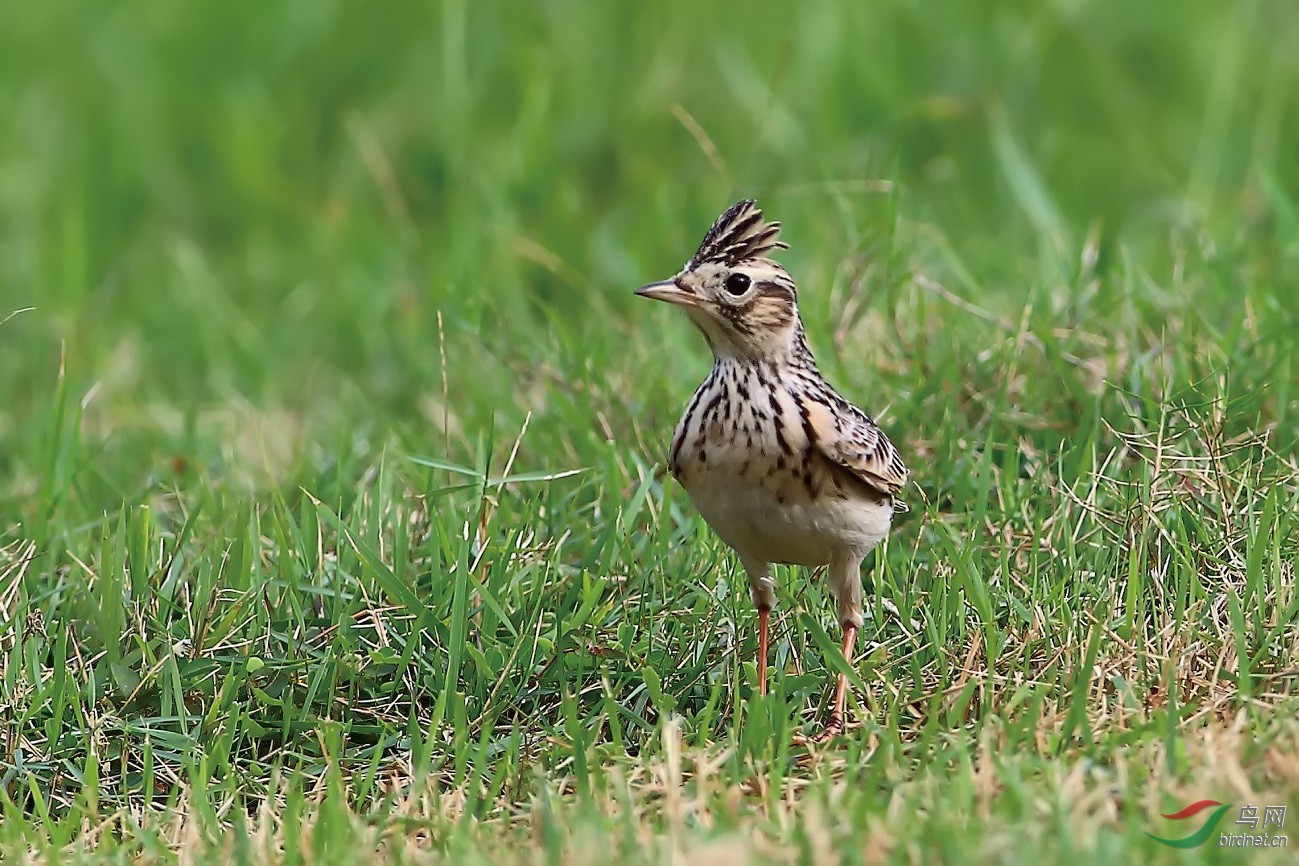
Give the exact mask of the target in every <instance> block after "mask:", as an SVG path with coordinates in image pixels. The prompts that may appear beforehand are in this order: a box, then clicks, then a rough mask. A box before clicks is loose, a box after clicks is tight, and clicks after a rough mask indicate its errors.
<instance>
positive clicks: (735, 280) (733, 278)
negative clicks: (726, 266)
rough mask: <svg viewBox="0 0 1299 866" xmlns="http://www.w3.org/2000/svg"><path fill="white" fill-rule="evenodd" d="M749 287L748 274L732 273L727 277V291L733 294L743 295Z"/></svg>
mask: <svg viewBox="0 0 1299 866" xmlns="http://www.w3.org/2000/svg"><path fill="white" fill-rule="evenodd" d="M748 288H749V275H748V274H731V275H730V276H729V277H727V278H726V291H728V292H730V293H731V294H732V295H742V294H744V293H745V291H747V290H748Z"/></svg>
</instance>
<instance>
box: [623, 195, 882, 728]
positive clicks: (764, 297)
mask: <svg viewBox="0 0 1299 866" xmlns="http://www.w3.org/2000/svg"><path fill="white" fill-rule="evenodd" d="M779 233H780V223H777V222H766V221H765V220H763V218H762V211H760V210H758V208H757V206H756V205H755V203H754V202H753V201H751V200H745V201H741V202H739V203H738V204H736V205H735V206H734V207H732V208H730V209H729V210H727V211H726V212H725V213H723V214H722V215H721V216H720V217H718V218H717V221H716V222H714V223H713V226H712V228H710V229H709V230H708V234H706V235H705V236H704V240H703V242H702V243H701V244H700V245H699V249H698V251H697V252H696V253H695V254H694V255H693V256H692V257H691V258H690V260H689V261H688V262H686V264H685V267H684V268H682V269H681V271H680V272H679V273H678V274H677V275H676V276H674V277H673V278H672V279H670V280H666V281H664V282H661V283H651V284H650V285H648V286H644V287H642V288H641V289H639V290H638V291H637V294H639V295H642V296H644V297H647V298H654V299H656V300H661V301H667V302H669V303H672V304H675V305H676V306H679V307H681V308H682V309H683V310H684V311H685V312H686V314H687V316H689V318H690V320H691V322H693V323H694V325H695V326H696V327H697V328H699V330H700V331H701V332H702V333H703V335H704V339H705V340H707V341H708V345H709V347H710V348H711V349H712V350H713V370H712V372H711V373H710V374H709V375H708V378H707V379H705V380H704V383H703V384H702V385H700V386H699V389H698V390H697V391H696V392H695V395H694V397H693V398H692V399H691V400H690V403H689V405H688V406H687V407H686V411H685V414H684V415H682V417H681V421H680V422H679V423H678V424H677V429H676V433H675V434H674V435H673V437H672V445H671V448H670V449H669V451H668V468H669V469H670V470H671V472H672V475H673V476H674V477H675V478H676V479H677V480H678V481H679V482H681V485H682V486H683V487H685V489H686V492H687V493H689V494H690V498H691V500H692V501H693V502H694V503H695V506H696V507H697V508H698V509H699V512H700V513H701V514H702V515H703V517H704V519H705V520H706V521H707V522H708V524H709V526H711V527H712V528H713V530H714V531H715V532H716V533H717V534H718V536H720V537H721V539H722V540H723V541H725V542H726V543H727V544H728V545H729V546H730V547H731V548H732V549H734V550H735V552H736V553H737V554H738V555H739V557H740V562H741V563H742V564H743V566H744V570H745V574H746V575H747V577H748V580H749V588H750V591H751V593H752V595H753V601H754V604H755V605H756V606H757V608H758V678H759V679H758V681H759V687H760V689H761V690H762V691H763V692H764V693H765V691H766V679H767V677H766V673H767V642H768V628H769V618H770V613H771V608H772V606H773V605H774V604H775V602H776V595H775V591H774V585H773V582H772V577H771V566H772V564H773V563H791V564H796V565H804V566H821V565H825V566H829V570H828V574H829V580H830V588H831V591H832V592H833V594H834V596H835V602H836V607H837V610H838V614H839V620H840V622H841V624H842V625H843V629H844V643H843V652H844V656H845V657H846V658H848V659H849V660H850V661H851V657H852V648H853V643H854V641H855V639H856V635H857V630H858V629H859V628H860V627H861V623H862V591H861V574H860V571H859V569H860V567H861V563H862V560H863V558H865V556H866V554H867V553H868V552H869V551H870V550H871V548H873V547H874V546H875V545H876V544H878V543H879V542H880V541H881V540H882V539H883V538H884V537H885V535H887V534H888V530H889V526H890V523H891V521H892V517H893V512H894V510H895V508H896V500H895V496H896V495H897V494H898V493H899V492H900V491H901V490H902V488H903V487H904V486H905V485H906V482H907V470H906V467H905V466H903V464H902V458H901V456H900V455H899V454H898V451H897V449H896V448H894V447H893V444H892V443H891V442H889V440H888V438H887V437H886V436H885V435H884V433H883V431H881V430H880V428H879V427H877V426H876V425H875V422H874V421H872V420H871V418H870V417H869V416H868V415H866V413H865V412H863V411H861V410H860V409H858V408H857V407H856V406H854V405H852V404H851V403H849V402H848V401H847V400H845V399H844V398H843V397H841V396H839V394H838V393H837V392H836V391H835V390H834V389H833V388H831V387H830V385H829V384H828V383H827V382H826V381H825V379H824V378H822V376H821V373H820V371H819V370H818V369H817V367H816V362H815V361H814V360H813V358H812V351H811V349H810V348H809V347H808V344H807V337H806V334H805V333H804V331H803V322H802V319H801V318H800V316H799V313H798V290H797V288H796V287H795V285H794V281H793V279H792V278H791V277H790V276H789V274H788V272H786V271H785V269H784V268H783V267H781V266H780V264H778V263H777V262H775V261H773V260H772V259H770V258H768V257H767V254H768V253H770V252H771V251H773V250H776V249H783V248H785V244H783V243H781V242H780V241H779V240H777V237H778V235H779ZM846 692H847V678H846V677H844V676H842V675H841V676H840V677H839V678H838V682H837V684H836V689H835V698H834V709H833V710H832V712H831V714H830V718H829V719H828V721H827V725H826V729H825V732H824V734H823V735H822V738H823V739H825V738H829V737H830V736H833V735H834V734H835V733H838V732H841V731H842V730H843V726H844V716H843V712H844V701H845V696H846Z"/></svg>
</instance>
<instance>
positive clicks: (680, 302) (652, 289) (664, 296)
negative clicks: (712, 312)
mask: <svg viewBox="0 0 1299 866" xmlns="http://www.w3.org/2000/svg"><path fill="white" fill-rule="evenodd" d="M636 294H638V295H640V296H641V297H642V298H653V299H654V300H656V301H667V302H668V303H669V304H676V305H677V306H678V307H697V306H699V296H698V295H696V294H695V293H694V292H691V291H687V290H686V289H683V288H681V287H680V286H679V285H677V283H676V281H675V280H664V281H663V282H661V283H650V284H649V285H648V286H641V287H640V288H639V289H637V290H636Z"/></svg>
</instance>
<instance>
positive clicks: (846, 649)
mask: <svg viewBox="0 0 1299 866" xmlns="http://www.w3.org/2000/svg"><path fill="white" fill-rule="evenodd" d="M856 643H857V626H856V625H855V624H854V623H852V622H845V623H844V624H843V660H844V661H845V662H847V663H848V664H852V649H853V645H854V644H856ZM847 699H848V675H847V674H839V681H838V682H837V683H836V684H835V688H834V709H832V710H831V711H830V718H828V719H826V722H825V730H824V731H822V732H821V735H820V736H819V737H817V741H818V742H822V743H824V742H826V741H828V740H830V739H831V738H832V737H837V736H839V735H840V734H842V733H843V732H844V715H843V713H844V704H845V703H846V701H847Z"/></svg>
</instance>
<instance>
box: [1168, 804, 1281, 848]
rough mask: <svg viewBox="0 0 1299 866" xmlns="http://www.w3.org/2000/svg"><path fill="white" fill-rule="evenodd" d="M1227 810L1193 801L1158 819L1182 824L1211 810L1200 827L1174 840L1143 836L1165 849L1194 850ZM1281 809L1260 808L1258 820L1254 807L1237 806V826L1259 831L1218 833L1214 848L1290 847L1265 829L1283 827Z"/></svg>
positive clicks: (1216, 825) (1257, 813)
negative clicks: (1261, 812) (1165, 846)
mask: <svg viewBox="0 0 1299 866" xmlns="http://www.w3.org/2000/svg"><path fill="white" fill-rule="evenodd" d="M1230 808H1231V804H1230V803H1219V802H1218V801H1217V800H1196V801H1195V802H1194V803H1192V804H1190V805H1189V806H1186V807H1184V808H1182V809H1179V810H1178V811H1176V812H1169V813H1166V814H1161V817H1163V818H1166V819H1168V820H1169V821H1185V820H1186V819H1188V818H1194V817H1195V816H1196V815H1199V814H1200V813H1201V812H1203V811H1205V810H1206V809H1212V810H1213V812H1212V813H1211V814H1210V815H1209V816H1208V817H1207V818H1205V820H1204V823H1203V824H1201V825H1200V828H1199V829H1198V830H1196V831H1195V832H1194V833H1191V834H1190V835H1189V836H1182V837H1181V838H1178V839H1165V838H1164V837H1163V836H1156V835H1155V834H1154V833H1151V832H1150V831H1148V830H1147V831H1146V835H1147V836H1149V837H1150V838H1151V839H1154V840H1155V841H1156V842H1158V843H1159V844H1161V845H1167V846H1168V847H1169V848H1195V847H1197V846H1200V845H1203V844H1204V843H1205V842H1207V841H1209V838H1210V837H1211V836H1213V832H1214V830H1215V829H1217V827H1218V822H1219V821H1221V820H1222V816H1223V815H1225V814H1226V812H1227V810H1228V809H1230ZM1285 813H1286V807H1285V806H1264V807H1263V815H1262V820H1261V821H1260V820H1259V811H1258V807H1257V806H1254V805H1250V804H1246V805H1244V806H1241V807H1240V817H1239V818H1237V819H1236V823H1237V824H1242V825H1244V826H1246V827H1249V828H1250V829H1252V830H1258V831H1262V832H1261V833H1220V834H1218V846H1219V847H1221V848H1285V847H1288V846H1289V844H1290V838H1289V837H1288V836H1284V835H1281V834H1278V833H1268V832H1266V831H1267V829H1268V828H1269V827H1274V828H1276V829H1278V830H1279V829H1280V828H1281V827H1282V826H1284V824H1285Z"/></svg>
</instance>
